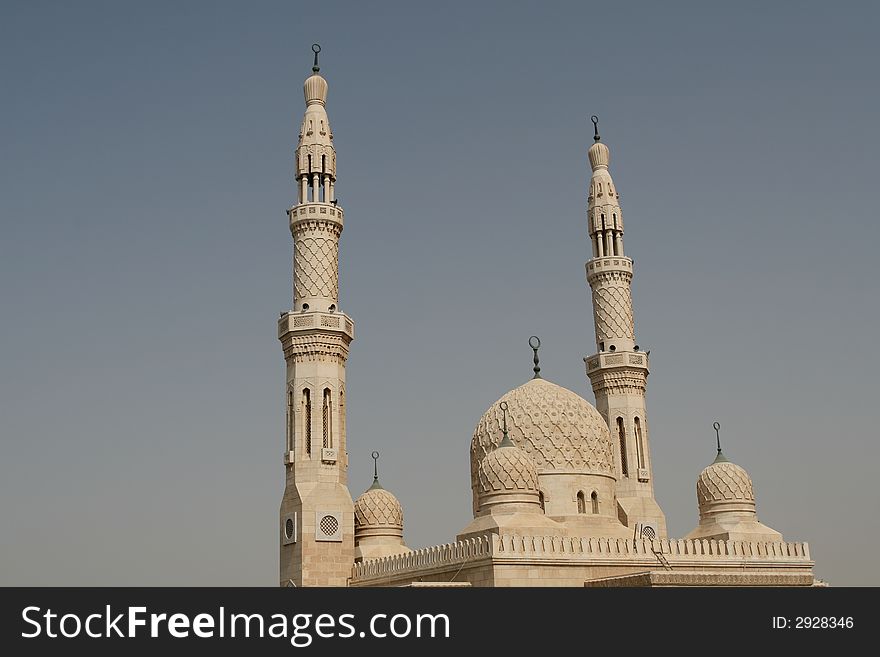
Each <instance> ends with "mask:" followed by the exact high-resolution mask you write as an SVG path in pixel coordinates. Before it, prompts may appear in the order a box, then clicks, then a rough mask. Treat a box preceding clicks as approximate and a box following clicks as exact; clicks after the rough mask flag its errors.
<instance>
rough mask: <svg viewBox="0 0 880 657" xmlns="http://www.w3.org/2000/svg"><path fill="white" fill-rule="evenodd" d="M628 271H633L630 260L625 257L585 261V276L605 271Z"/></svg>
mask: <svg viewBox="0 0 880 657" xmlns="http://www.w3.org/2000/svg"><path fill="white" fill-rule="evenodd" d="M621 270H622V271H628V272H629V273H630V274H631V273H632V270H633V261H632V258H627V257H626V256H602V257H601V258H600V257H596V258H592V259H591V260H588V261H587V276H588V277H589V276H590V275H592V274H598V273H601V272H605V271H621Z"/></svg>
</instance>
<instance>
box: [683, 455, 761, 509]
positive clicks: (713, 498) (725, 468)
mask: <svg viewBox="0 0 880 657" xmlns="http://www.w3.org/2000/svg"><path fill="white" fill-rule="evenodd" d="M735 500H736V501H740V500H741V501H745V502H754V501H755V492H754V490H753V488H752V478H751V477H749V473H748V472H746V471H745V470H743V469H742V468H741V467H739V466H738V465H736V464H735V463H730V462H725V461H722V462H720V463H713V464H712V465H710V466H709V467H707V468H706V469H705V470H703V472H702V473H701V474H700V478H699V479H697V502H698V503H699V505H700V506H701V507H702V506H705V505H706V504H711V503H712V502H726V501H735Z"/></svg>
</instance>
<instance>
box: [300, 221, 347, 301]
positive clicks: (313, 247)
mask: <svg viewBox="0 0 880 657" xmlns="http://www.w3.org/2000/svg"><path fill="white" fill-rule="evenodd" d="M294 249H295V250H294V258H293V288H294V294H295V295H296V298H297V299H304V298H307V297H324V298H326V299H337V298H338V296H339V278H338V274H337V272H338V271H339V241H338V238H337V237H336V236H333V235H327V236H323V235H321V234H315V233H313V232H311V231H308V232H306V231H302V232H300V231H297V234H296V239H295V242H294Z"/></svg>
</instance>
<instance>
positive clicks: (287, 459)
mask: <svg viewBox="0 0 880 657" xmlns="http://www.w3.org/2000/svg"><path fill="white" fill-rule="evenodd" d="M312 50H313V51H314V53H315V64H314V67H313V68H312V75H311V76H310V77H309V78H307V79H306V81H305V85H304V87H303V91H304V93H305V100H306V113H305V116H304V117H303V122H302V128H300V133H299V144H298V145H297V148H296V186H297V194H298V197H297V201H298V202H297V204H296V205H294V206H293V207H292V208H290V210H288V211H287V214H288V216H289V219H290V232H291V233H292V235H293V247H294V248H293V310H292V311H290V312H287V313H283V314H282V315H281V318H280V319H279V320H278V338H279V339H280V340H281V345H282V346H283V348H284V359H285V361H287V387H286V390H285V404H286V407H287V431H286V434H287V435H286V440H285V443H286V448H285V452H284V464H285V468H286V471H287V477H286V485H285V488H284V497H283V498H282V500H281V523H280V543H281V563H280V566H281V577H280V583H281V585H282V586H290V585H291V582H292V583H293V584H295V585H296V586H346V584H347V581H348V578H349V576H350V574H351V567H352V564H353V563H354V506H353V503H352V499H351V494H350V493H349V491H348V486H347V485H346V484H347V479H348V477H347V469H348V453H347V452H346V448H345V361H346V358H347V357H348V345H349V344H350V343H351V341H352V339H353V338H354V326H353V323H352V321H351V318H349V317H348V316H347V315H346V314H345V313H343V312H341V311H340V310H339V307H338V306H339V236H340V234H341V233H342V218H343V211H342V208H341V207H339V205H338V204H337V203H336V200H335V188H336V151H335V150H334V148H333V133H332V132H331V131H330V122H329V120H328V119H327V111H326V110H325V103H326V100H327V81H326V80H325V79H324V78H323V77H321V76H320V75H319V73H318V71H319V70H320V69H319V68H318V53H319V52H320V50H321V48H320V46H318V45H317V44H316V45H314V46H312Z"/></svg>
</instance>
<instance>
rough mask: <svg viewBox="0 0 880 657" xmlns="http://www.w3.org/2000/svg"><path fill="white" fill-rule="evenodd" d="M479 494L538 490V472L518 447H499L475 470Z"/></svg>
mask: <svg viewBox="0 0 880 657" xmlns="http://www.w3.org/2000/svg"><path fill="white" fill-rule="evenodd" d="M477 470H478V471H477V477H478V479H479V482H480V493H481V494H486V493H499V492H504V491H535V492H537V490H538V471H537V470H536V469H535V464H534V462H533V461H532V459H531V458H529V455H528V454H526V453H525V452H524V451H522V450H521V449H520V448H519V447H499V448H497V449H494V450H492V451H491V452H489V453H488V454H486V456H485V457H484V458H483V459H482V460H481V461H480V466H479V468H478V469H477Z"/></svg>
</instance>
